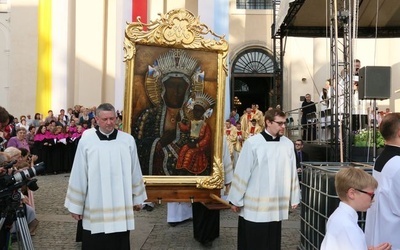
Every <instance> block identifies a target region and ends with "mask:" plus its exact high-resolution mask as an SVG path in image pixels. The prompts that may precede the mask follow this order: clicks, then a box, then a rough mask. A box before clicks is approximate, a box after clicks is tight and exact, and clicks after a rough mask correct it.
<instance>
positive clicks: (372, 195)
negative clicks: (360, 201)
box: [355, 188, 375, 200]
mask: <svg viewBox="0 0 400 250" xmlns="http://www.w3.org/2000/svg"><path fill="white" fill-rule="evenodd" d="M355 190H357V191H358V192H361V193H363V194H367V195H369V196H370V197H371V200H373V199H374V197H375V193H374V192H367V191H364V190H361V189H357V188H355Z"/></svg>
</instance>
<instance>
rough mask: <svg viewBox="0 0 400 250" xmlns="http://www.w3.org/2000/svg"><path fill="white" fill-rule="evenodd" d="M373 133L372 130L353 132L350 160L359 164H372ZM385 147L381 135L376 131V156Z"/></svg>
mask: <svg viewBox="0 0 400 250" xmlns="http://www.w3.org/2000/svg"><path fill="white" fill-rule="evenodd" d="M373 133H374V131H373V129H361V130H357V131H355V134H354V137H353V138H354V139H353V142H354V143H353V147H352V152H351V160H352V161H359V162H372V161H373V160H374V159H373V150H374V148H373V146H374V136H373V135H374V134H373ZM384 145H385V140H384V139H383V137H382V135H381V133H380V132H379V131H378V130H376V149H377V155H376V156H378V155H379V153H380V152H381V149H382V148H383V146H384Z"/></svg>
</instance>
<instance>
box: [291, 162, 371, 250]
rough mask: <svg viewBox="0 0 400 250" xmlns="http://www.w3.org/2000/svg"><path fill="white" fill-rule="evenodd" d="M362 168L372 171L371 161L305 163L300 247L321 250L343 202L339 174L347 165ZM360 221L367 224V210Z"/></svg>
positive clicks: (304, 249)
mask: <svg viewBox="0 0 400 250" xmlns="http://www.w3.org/2000/svg"><path fill="white" fill-rule="evenodd" d="M349 166H353V167H360V168H363V169H364V170H365V171H367V172H369V173H372V166H371V165H370V164H368V163H365V164H363V163H356V164H355V163H349V162H347V163H340V162H304V163H302V167H303V172H302V178H301V179H302V181H301V182H300V187H301V213H300V237H301V238H300V246H299V248H298V249H302V250H311V249H320V247H321V243H322V240H323V239H324V236H325V230H326V223H327V222H328V218H329V216H330V215H331V214H332V213H333V211H335V209H336V208H337V207H338V205H339V202H340V200H339V197H338V196H337V195H336V191H335V174H336V173H337V172H338V171H339V170H340V169H341V168H344V167H349ZM358 215H359V218H358V223H359V225H360V227H361V228H362V229H364V226H365V213H358Z"/></svg>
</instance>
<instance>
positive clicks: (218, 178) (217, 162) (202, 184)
mask: <svg viewBox="0 0 400 250" xmlns="http://www.w3.org/2000/svg"><path fill="white" fill-rule="evenodd" d="M196 187H197V188H206V189H221V188H223V187H224V166H223V164H222V162H221V159H219V158H217V157H214V163H213V174H212V175H211V176H208V177H206V178H203V179H199V180H198V181H197V184H196Z"/></svg>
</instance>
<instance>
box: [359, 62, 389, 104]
mask: <svg viewBox="0 0 400 250" xmlns="http://www.w3.org/2000/svg"><path fill="white" fill-rule="evenodd" d="M358 98H359V99H388V98H390V67H388V66H365V67H362V68H361V69H360V71H359V82H358Z"/></svg>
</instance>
